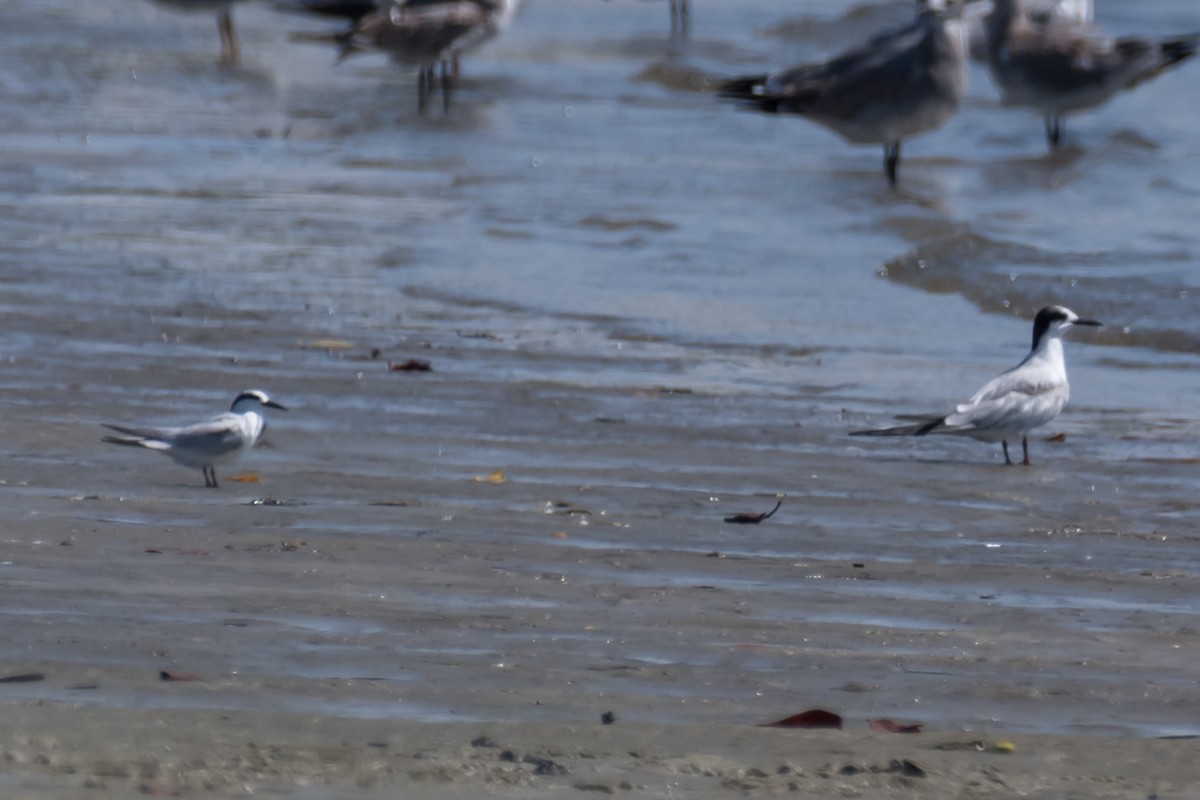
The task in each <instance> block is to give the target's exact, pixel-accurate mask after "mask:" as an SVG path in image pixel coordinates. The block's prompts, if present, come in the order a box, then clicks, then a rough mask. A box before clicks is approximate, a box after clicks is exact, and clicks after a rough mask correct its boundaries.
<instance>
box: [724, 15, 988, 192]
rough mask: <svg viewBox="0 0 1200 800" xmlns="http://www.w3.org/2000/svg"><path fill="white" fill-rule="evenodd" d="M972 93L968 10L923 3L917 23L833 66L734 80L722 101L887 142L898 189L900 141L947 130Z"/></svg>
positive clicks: (863, 140) (887, 161)
mask: <svg viewBox="0 0 1200 800" xmlns="http://www.w3.org/2000/svg"><path fill="white" fill-rule="evenodd" d="M966 91H967V40H966V28H965V26H964V24H963V20H962V5H961V4H960V3H959V2H958V0H950V2H949V3H948V4H947V5H946V6H945V7H943V6H942V5H941V4H940V3H934V2H927V3H922V5H921V11H920V12H919V13H918V14H917V17H916V19H915V20H913V21H912V22H911V23H909V24H908V25H906V26H904V27H903V28H900V29H899V30H895V31H891V32H888V33H883V34H880V35H878V36H876V37H874V38H873V39H871V40H870V41H868V42H866V43H865V44H862V45H859V46H858V47H854V48H852V49H850V50H847V51H845V52H844V53H842V54H841V55H838V56H835V57H834V58H831V59H829V60H828V61H821V62H818V63H814V64H803V65H801V66H797V67H791V68H788V69H784V70H781V71H779V72H774V73H771V74H768V75H751V76H747V77H743V78H736V79H734V80H731V81H727V82H726V83H724V84H723V85H722V86H721V87H720V88H719V92H720V94H721V96H723V97H727V98H731V99H734V100H742V101H744V102H746V103H747V104H749V105H751V106H753V107H755V108H757V109H759V110H761V111H768V112H787V113H790V114H799V115H801V116H804V117H807V118H808V119H811V120H812V121H813V122H817V123H820V124H821V125H824V126H825V127H827V128H830V129H831V130H833V131H834V132H836V133H838V134H840V135H841V136H842V138H844V139H846V140H847V141H850V142H853V143H855V144H882V145H883V156H884V169H885V172H886V174H887V179H888V184H889V185H891V186H895V185H896V168H897V165H898V164H899V163H900V143H901V142H902V141H903V140H904V139H907V138H909V137H910V136H916V135H917V134H919V133H925V132H926V131H932V130H935V129H937V128H940V127H941V126H942V125H944V124H945V123H946V120H948V119H950V117H951V115H953V114H954V112H955V111H957V110H958V105H959V103H960V102H961V101H962V98H963V95H964V94H966Z"/></svg>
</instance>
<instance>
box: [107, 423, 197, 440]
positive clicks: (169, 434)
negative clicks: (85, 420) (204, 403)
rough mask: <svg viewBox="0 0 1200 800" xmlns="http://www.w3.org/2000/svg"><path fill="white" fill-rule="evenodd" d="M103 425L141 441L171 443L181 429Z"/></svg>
mask: <svg viewBox="0 0 1200 800" xmlns="http://www.w3.org/2000/svg"><path fill="white" fill-rule="evenodd" d="M101 424H102V425H103V426H104V427H106V428H108V429H109V430H110V431H116V432H117V433H121V434H124V435H125V436H128V437H130V438H131V439H136V440H139V441H141V440H148V441H169V440H170V439H172V438H174V436H175V434H176V433H178V432H179V428H131V427H128V426H126V425H114V424H112V423H108V422H102V423H101Z"/></svg>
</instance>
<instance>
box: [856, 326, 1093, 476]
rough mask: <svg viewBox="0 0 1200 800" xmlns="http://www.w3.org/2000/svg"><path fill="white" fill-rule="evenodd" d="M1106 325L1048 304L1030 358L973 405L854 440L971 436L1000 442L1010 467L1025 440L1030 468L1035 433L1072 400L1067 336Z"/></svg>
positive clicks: (1035, 329)
mask: <svg viewBox="0 0 1200 800" xmlns="http://www.w3.org/2000/svg"><path fill="white" fill-rule="evenodd" d="M1100 324H1101V323H1099V322H1096V321H1095V320H1091V319H1080V318H1079V316H1078V315H1077V314H1076V313H1075V312H1074V311H1072V310H1070V309H1069V308H1063V307H1062V306H1046V307H1045V308H1043V309H1042V310H1041V311H1039V312H1038V313H1037V317H1036V318H1034V320H1033V349H1032V350H1030V351H1029V355H1027V356H1025V359H1024V360H1023V361H1022V362H1021V363H1020V364H1018V365H1017V366H1015V367H1013V368H1012V369H1010V370H1008V371H1007V372H1002V373H1000V374H999V375H997V376H996V377H995V378H993V379H992V380H991V381H989V382H988V383H987V384H986V385H984V387H983V388H982V389H980V390H979V391H978V392H976V393H975V395H974V396H973V397H972V398H971V399H970V400H968V401H967V402H965V403H963V404H961V405H959V406H957V407H956V408H955V409H954V411H952V412H951V413H949V414H929V415H921V416H914V417H900V418H901V419H913V420H916V422H914V423H912V424H909V425H898V426H896V427H893V428H874V429H871V430H865V431H851V433H850V435H851V436H926V435H928V434H931V433H945V434H953V435H956V436H967V437H969V438H971V439H977V440H979V441H981V442H1000V443H1001V444H1002V445H1003V446H1004V463H1005V464H1012V463H1013V462H1012V459H1011V458H1009V455H1008V440H1009V439H1016V438H1017V437H1018V436H1019V437H1021V448H1022V450H1023V451H1024V454H1025V458H1024V460H1022V462H1021V463H1022V464H1025V465H1028V464H1029V438H1028V436H1029V432H1030V431H1032V430H1033V429H1034V428H1038V427H1041V426H1042V425H1045V424H1046V423H1048V422H1050V421H1051V420H1053V419H1054V418H1055V417H1057V416H1058V415H1059V412H1061V411H1062V410H1063V406H1065V405H1066V404H1067V398H1068V397H1069V396H1070V393H1071V388H1070V385H1069V384H1068V383H1067V365H1066V362H1065V361H1064V360H1063V344H1062V337H1063V334H1065V333H1066V332H1067V331H1069V330H1071V328H1073V327H1075V326H1076V325H1094V326H1099V325H1100Z"/></svg>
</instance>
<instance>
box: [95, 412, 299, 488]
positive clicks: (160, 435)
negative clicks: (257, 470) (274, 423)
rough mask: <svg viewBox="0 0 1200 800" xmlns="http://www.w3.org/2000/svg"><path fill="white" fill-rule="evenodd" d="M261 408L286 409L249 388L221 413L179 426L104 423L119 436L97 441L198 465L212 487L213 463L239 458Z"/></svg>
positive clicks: (252, 440)
mask: <svg viewBox="0 0 1200 800" xmlns="http://www.w3.org/2000/svg"><path fill="white" fill-rule="evenodd" d="M264 407H266V408H278V409H279V410H281V411H286V410H287V409H286V408H284V407H283V406H281V405H280V404H279V403H276V402H275V401H274V400H272V399H271V398H270V397H268V396H267V393H266V392H262V391H259V390H257V389H250V390H247V391H245V392H242V393H241V394H239V395H238V396H237V397H236V398H235V399H234V401H233V404H232V405H231V406H229V410H228V411H227V412H225V413H224V414H218V415H217V416H215V417H212V418H210V419H206V420H204V421H203V422H197V423H195V424H193V425H187V426H184V427H182V428H129V427H126V426H124V425H110V424H108V423H105V425H104V427H106V428H108V429H110V430H114V431H116V432H117V433H119V434H121V435H120V436H105V437H104V438H102V439H101V441H102V442H108V443H109V444H121V445H127V446H130V447H145V448H146V449H148V450H157V451H158V452H160V453H162V454H163V455H166V456H170V457H171V458H172V459H174V460H175V461H178V462H179V463H180V464H183V465H184V466H185V467H193V468H194V467H199V468H200V469H201V470H203V471H204V485H205V486H206V487H209V488H212V489H215V488H217V470H216V465H217V464H225V463H228V462H230V461H234V460H236V459H238V458H240V457H241V456H242V455H243V454H245V452H246V451H247V450H249V449H250V448H251V447H254V445H255V444H256V443H257V442H258V439H259V437H260V436H262V432H263V429H264V428H266V424H267V423H266V420H264V419H263V415H262V409H263V408H264Z"/></svg>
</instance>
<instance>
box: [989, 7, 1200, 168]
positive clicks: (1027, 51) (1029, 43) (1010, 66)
mask: <svg viewBox="0 0 1200 800" xmlns="http://www.w3.org/2000/svg"><path fill="white" fill-rule="evenodd" d="M993 5H994V8H993V10H992V13H991V14H989V15H988V17H987V19H986V21H985V23H984V29H985V31H986V41H987V60H988V68H989V69H990V71H991V73H992V79H993V80H994V81H995V83H996V85H997V86H998V87H999V89H1000V94H1001V95H1002V96H1003V100H1004V103H1005V105H1010V106H1026V107H1029V108H1032V109H1033V110H1035V111H1037V112H1038V113H1040V114H1041V115H1042V116H1043V118H1044V119H1045V121H1046V138H1047V140H1048V141H1049V143H1050V149H1051V150H1054V149H1056V148H1057V147H1058V143H1059V139H1060V138H1061V137H1062V127H1063V124H1062V117H1063V115H1064V114H1068V113H1070V112H1073V111H1081V110H1083V109H1087V108H1093V107H1095V106H1098V105H1101V104H1103V103H1106V102H1108V100H1109V99H1111V98H1112V96H1113V95H1115V94H1116V93H1117V92H1120V91H1123V90H1125V89H1132V88H1133V87H1135V86H1137V85H1138V84H1140V83H1142V82H1143V81H1147V80H1149V79H1151V78H1153V77H1155V76H1157V75H1159V74H1160V73H1162V72H1163V71H1164V70H1166V69H1168V68H1169V67H1172V66H1174V65H1175V64H1178V63H1179V62H1181V61H1184V60H1186V59H1188V58H1190V57H1192V56H1194V55H1195V54H1196V49H1197V46H1198V45H1200V34H1192V35H1190V36H1176V37H1167V38H1146V37H1139V36H1124V37H1121V38H1116V39H1114V38H1112V37H1109V36H1104V35H1103V34H1101V33H1099V32H1097V31H1096V30H1095V29H1094V28H1092V27H1091V26H1090V25H1088V24H1086V23H1080V22H1078V21H1074V20H1070V19H1053V20H1051V21H1049V22H1047V23H1046V24H1036V23H1034V22H1033V21H1031V20H1030V18H1029V16H1028V15H1027V13H1026V11H1025V6H1024V3H1023V2H1022V0H993Z"/></svg>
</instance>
